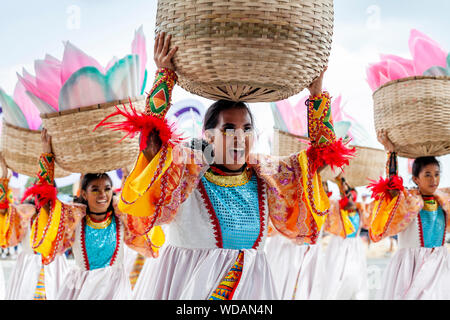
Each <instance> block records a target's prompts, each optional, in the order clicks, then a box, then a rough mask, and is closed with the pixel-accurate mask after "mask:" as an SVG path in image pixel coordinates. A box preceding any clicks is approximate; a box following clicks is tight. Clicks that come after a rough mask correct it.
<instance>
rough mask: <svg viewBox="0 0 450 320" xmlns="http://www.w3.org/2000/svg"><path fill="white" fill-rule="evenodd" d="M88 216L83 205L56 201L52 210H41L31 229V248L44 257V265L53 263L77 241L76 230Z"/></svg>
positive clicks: (44, 208) (51, 207)
mask: <svg viewBox="0 0 450 320" xmlns="http://www.w3.org/2000/svg"><path fill="white" fill-rule="evenodd" d="M85 214H86V206H85V205H82V204H65V203H62V202H61V201H59V200H55V204H54V206H50V210H47V209H46V207H43V208H41V210H40V211H39V214H38V216H37V218H36V219H35V220H34V222H33V225H32V227H31V235H30V245H31V248H32V249H33V250H34V251H36V252H38V253H40V254H41V255H42V262H43V263H44V264H49V263H51V262H52V261H53V260H54V259H55V256H56V255H57V254H63V253H64V252H65V251H66V250H67V249H69V248H70V247H71V246H72V244H73V243H74V241H75V229H76V227H77V225H78V224H79V223H80V221H81V219H82V218H83V217H84V216H85Z"/></svg>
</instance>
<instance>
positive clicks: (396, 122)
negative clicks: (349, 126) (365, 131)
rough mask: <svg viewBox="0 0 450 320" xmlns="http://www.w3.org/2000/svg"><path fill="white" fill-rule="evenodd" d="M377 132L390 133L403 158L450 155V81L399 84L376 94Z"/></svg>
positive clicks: (416, 79)
mask: <svg viewBox="0 0 450 320" xmlns="http://www.w3.org/2000/svg"><path fill="white" fill-rule="evenodd" d="M373 100H374V120H375V129H376V131H377V132H378V131H379V130H380V129H386V130H387V132H388V136H389V138H390V139H391V141H392V143H393V144H394V146H395V147H396V151H397V153H398V155H399V156H402V157H406V158H417V157H422V156H442V155H446V154H449V153H450V121H449V119H450V77H432V76H419V77H410V78H404V79H400V80H395V81H391V82H388V83H386V84H385V85H383V86H381V87H380V88H379V89H378V90H377V91H375V92H374V94H373Z"/></svg>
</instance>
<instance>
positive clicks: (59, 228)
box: [24, 129, 159, 300]
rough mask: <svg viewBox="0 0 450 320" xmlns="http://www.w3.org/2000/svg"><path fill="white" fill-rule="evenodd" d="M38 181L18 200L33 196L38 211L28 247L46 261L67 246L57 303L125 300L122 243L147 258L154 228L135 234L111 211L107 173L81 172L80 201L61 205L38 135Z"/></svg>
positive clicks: (47, 151) (48, 153)
mask: <svg viewBox="0 0 450 320" xmlns="http://www.w3.org/2000/svg"><path fill="white" fill-rule="evenodd" d="M41 139H42V146H43V154H42V155H41V157H40V166H39V167H40V172H39V175H38V178H39V182H38V183H37V184H35V185H34V186H33V187H31V188H30V189H28V190H27V192H26V193H25V196H24V198H26V197H28V196H32V195H34V196H35V197H36V204H37V208H38V210H39V214H38V217H37V218H36V220H35V221H34V223H33V226H32V232H31V243H32V246H33V249H34V250H36V251H37V252H39V253H40V254H41V255H42V261H43V262H44V264H49V263H51V262H52V261H53V260H54V259H55V258H56V257H58V256H61V255H63V254H64V252H65V251H66V250H67V248H69V247H72V251H73V254H74V259H75V263H76V266H75V267H74V268H71V270H70V271H69V272H68V274H67V276H66V277H65V279H64V283H63V284H62V286H61V289H60V290H59V292H58V299H60V300H72V299H80V300H110V299H121V300H125V299H129V298H131V286H130V281H129V277H128V275H127V274H126V273H125V270H124V266H123V248H124V245H125V244H126V245H128V246H131V247H132V248H133V249H134V250H136V251H138V252H141V253H142V254H144V255H146V256H148V257H152V256H153V255H155V254H156V252H157V251H158V248H157V247H155V246H153V244H152V241H155V242H157V241H158V239H157V238H158V236H159V232H158V231H159V229H158V228H155V230H149V231H148V232H147V233H145V234H143V235H142V236H136V235H135V234H134V233H131V232H130V229H133V228H135V227H138V226H137V225H136V224H138V223H139V221H137V220H136V221H134V222H130V221H128V220H127V218H126V216H125V215H123V214H122V213H121V212H120V211H119V210H118V209H117V207H116V202H115V199H114V197H113V183H112V180H111V178H110V177H109V176H108V175H107V174H96V173H88V174H84V175H83V177H82V179H81V183H80V198H77V199H76V200H75V202H78V203H70V204H66V203H63V202H61V201H59V200H58V199H57V197H56V193H57V190H56V188H55V187H54V174H53V173H54V165H55V157H54V155H53V152H52V145H51V137H50V136H49V135H48V134H47V131H46V129H43V130H42V134H41Z"/></svg>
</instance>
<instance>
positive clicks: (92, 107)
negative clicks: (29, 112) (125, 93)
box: [40, 95, 145, 119]
mask: <svg viewBox="0 0 450 320" xmlns="http://www.w3.org/2000/svg"><path fill="white" fill-rule="evenodd" d="M144 99H145V96H144V95H141V96H138V97H134V98H130V100H131V102H136V101H141V100H144ZM128 102H129V100H128V99H122V100H114V101H110V102H104V103H98V104H93V105H90V106H85V107H79V108H74V109H69V110H64V111H57V112H50V113H41V114H40V116H41V119H50V118H56V117H61V116H67V115H71V114H75V113H80V112H87V111H91V110H97V109H106V108H110V107H113V106H116V105H118V104H125V103H128Z"/></svg>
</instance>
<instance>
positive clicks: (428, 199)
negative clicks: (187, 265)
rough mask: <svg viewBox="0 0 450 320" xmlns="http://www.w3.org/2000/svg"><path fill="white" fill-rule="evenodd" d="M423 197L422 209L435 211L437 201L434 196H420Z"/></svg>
mask: <svg viewBox="0 0 450 320" xmlns="http://www.w3.org/2000/svg"><path fill="white" fill-rule="evenodd" d="M422 198H423V210H425V211H436V210H437V209H438V206H439V205H438V203H437V201H436V198H435V197H434V196H422Z"/></svg>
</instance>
